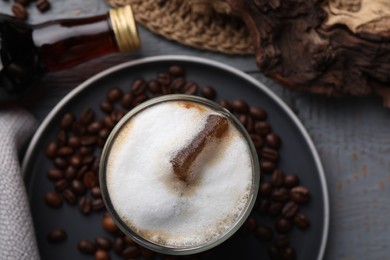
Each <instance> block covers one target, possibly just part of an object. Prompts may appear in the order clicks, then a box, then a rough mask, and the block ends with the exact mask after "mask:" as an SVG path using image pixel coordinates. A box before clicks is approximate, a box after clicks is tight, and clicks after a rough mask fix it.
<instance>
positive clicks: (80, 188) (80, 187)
mask: <svg viewBox="0 0 390 260" xmlns="http://www.w3.org/2000/svg"><path fill="white" fill-rule="evenodd" d="M71 189H72V191H73V192H74V194H76V195H83V194H84V193H85V186H84V184H83V183H82V182H81V181H79V180H73V181H72V183H71Z"/></svg>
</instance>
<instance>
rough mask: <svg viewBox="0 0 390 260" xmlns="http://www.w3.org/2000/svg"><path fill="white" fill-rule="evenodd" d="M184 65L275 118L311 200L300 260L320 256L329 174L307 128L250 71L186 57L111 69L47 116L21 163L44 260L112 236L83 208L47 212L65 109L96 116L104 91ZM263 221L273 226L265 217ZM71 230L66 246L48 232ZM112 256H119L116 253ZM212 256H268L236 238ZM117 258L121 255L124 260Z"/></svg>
mask: <svg viewBox="0 0 390 260" xmlns="http://www.w3.org/2000/svg"><path fill="white" fill-rule="evenodd" d="M172 64H179V65H182V66H184V67H185V68H186V69H187V80H193V81H196V82H197V83H199V84H200V85H205V84H209V85H212V86H214V87H215V88H216V89H217V91H218V93H219V98H224V99H227V100H233V99H236V98H242V99H245V100H246V101H247V102H248V103H249V104H251V105H257V106H260V107H263V108H264V109H265V110H266V111H267V112H268V114H269V121H270V123H271V125H272V128H273V129H274V131H275V132H276V133H277V134H279V135H280V136H281V138H282V140H283V146H282V148H281V161H280V166H281V168H282V169H284V170H285V171H287V172H293V173H296V174H298V175H299V176H300V178H301V182H302V184H303V185H305V186H307V187H308V188H309V189H310V191H311V193H312V194H311V195H312V199H311V202H309V204H308V205H306V206H304V207H303V208H302V211H303V212H304V213H306V214H307V215H308V216H309V218H310V220H311V222H312V225H311V227H310V229H309V230H307V231H305V232H302V231H300V230H298V229H294V230H293V231H292V232H291V241H292V244H293V246H294V248H295V249H296V250H297V255H298V259H305V260H306V259H307V260H313V259H322V257H323V255H324V251H325V246H326V241H327V236H328V227H329V202H328V191H327V187H326V180H325V175H324V171H323V168H322V165H321V162H320V160H319V157H318V154H317V152H316V150H315V148H314V145H313V143H312V141H311V139H310V137H309V135H308V134H307V132H306V130H305V129H304V127H303V126H302V124H301V123H300V122H299V120H298V119H297V117H296V116H295V115H294V114H293V113H292V112H291V110H290V109H289V108H288V107H287V106H286V105H285V104H284V103H283V102H282V101H281V100H280V99H279V98H278V97H277V96H276V95H275V94H273V93H272V92H271V91H269V90H268V89H267V87H266V86H264V85H263V84H261V83H260V82H258V81H256V80H255V79H253V78H252V77H250V76H248V75H246V74H245V73H243V72H241V71H239V70H237V69H234V68H232V67H229V66H226V65H224V64H221V63H218V62H215V61H211V60H207V59H202V58H194V57H187V56H159V57H152V58H145V59H142V60H137V61H133V62H128V63H124V64H121V65H118V66H116V67H113V68H111V69H108V70H106V71H104V72H102V73H99V74H98V75H96V76H94V77H93V78H91V79H89V80H88V81H86V82H84V83H83V84H81V85H80V86H79V87H77V88H76V89H74V90H73V91H72V92H71V93H69V94H68V95H67V96H66V97H65V98H64V99H63V100H62V101H61V102H60V103H59V104H58V105H57V106H56V107H55V108H54V109H53V110H52V111H51V112H50V114H49V115H48V116H47V117H46V119H45V120H44V121H43V123H42V124H41V126H40V128H39V129H38V131H37V133H36V134H35V136H34V137H33V139H32V141H31V143H30V146H29V147H28V150H27V152H26V156H25V158H24V161H23V172H24V176H25V181H26V185H27V191H28V194H29V197H30V204H31V210H32V215H33V218H34V225H35V229H36V235H37V239H38V245H39V250H40V253H41V256H42V259H58V260H60V259H91V257H89V256H84V255H82V254H81V253H79V252H78V251H77V249H76V244H77V242H78V241H79V240H81V239H89V240H94V238H95V237H96V236H99V235H105V236H110V235H109V234H108V233H107V232H105V231H104V230H103V229H102V228H101V219H102V217H101V215H100V214H92V215H90V216H88V217H85V216H83V215H81V214H80V213H79V211H78V209H77V207H75V206H74V207H71V206H68V205H63V206H62V207H61V208H60V209H51V208H48V207H47V206H46V205H45V204H44V201H43V197H44V194H45V192H46V191H51V190H53V184H52V183H51V182H50V181H49V180H48V179H47V177H46V172H47V170H48V169H49V167H51V165H52V164H51V162H50V161H49V160H48V159H46V157H45V156H44V153H43V151H44V149H45V147H46V145H47V144H48V143H49V142H50V141H51V140H54V138H55V135H56V133H57V131H58V130H59V120H60V118H61V115H62V114H64V113H65V112H69V111H73V112H75V113H76V114H78V113H80V111H82V110H83V109H85V108H87V107H92V108H94V109H95V110H96V111H98V110H99V109H98V106H99V103H100V101H102V100H103V99H104V97H105V93H106V91H107V90H108V89H109V88H111V87H113V86H119V87H121V88H123V89H129V85H130V83H131V82H132V81H133V80H134V79H136V78H139V77H143V78H145V79H151V78H152V77H154V76H155V75H156V73H158V72H161V71H165V70H166V69H167V68H168V66H170V65H172ZM261 221H263V222H265V223H268V224H272V222H271V219H270V218H268V217H264V218H262V219H261ZM58 227H61V228H64V229H65V230H67V233H68V238H67V240H66V242H64V243H61V244H58V245H50V244H49V243H48V242H47V241H46V235H47V233H48V232H49V231H50V230H52V229H54V228H58ZM111 256H112V259H116V255H115V254H114V253H112V254H111ZM207 258H209V259H221V258H225V259H268V254H267V244H263V243H261V242H259V241H258V240H257V239H256V238H254V236H252V235H241V234H238V235H235V236H233V237H232V238H231V239H229V240H228V241H227V242H225V243H224V244H222V245H220V246H219V247H217V248H216V249H214V250H213V251H212V252H210V255H209V257H207ZM118 259H119V258H118Z"/></svg>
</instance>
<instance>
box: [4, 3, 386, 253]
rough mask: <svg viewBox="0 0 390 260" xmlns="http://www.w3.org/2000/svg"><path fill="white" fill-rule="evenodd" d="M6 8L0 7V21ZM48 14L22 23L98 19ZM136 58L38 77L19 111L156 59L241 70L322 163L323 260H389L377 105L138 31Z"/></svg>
mask: <svg viewBox="0 0 390 260" xmlns="http://www.w3.org/2000/svg"><path fill="white" fill-rule="evenodd" d="M11 3H12V1H9V2H4V1H0V13H10V9H11ZM51 3H52V9H51V10H50V11H49V12H48V13H46V14H39V13H38V11H37V10H36V9H35V7H34V6H31V7H30V8H29V13H30V18H29V22H31V23H39V22H43V21H46V20H50V19H55V18H71V17H82V16H89V15H94V14H101V13H105V12H106V11H107V10H108V6H107V5H106V4H105V3H104V2H103V1H99V0H69V1H63V0H56V1H55V0H52V1H51ZM140 34H141V40H142V50H141V51H139V52H137V53H133V54H128V55H118V54H114V55H109V56H106V57H103V58H99V59H97V60H94V61H90V62H87V63H85V64H82V65H79V66H77V67H75V68H72V69H69V70H66V71H62V72H57V73H52V74H48V75H46V76H45V77H44V78H43V79H42V80H41V81H40V83H39V84H40V86H41V87H42V89H45V91H44V92H43V93H44V94H42V93H40V94H39V96H38V95H37V96H34V98H30V99H29V100H28V102H24V106H25V107H26V108H27V109H28V110H29V111H31V113H33V114H34V115H35V116H36V117H37V118H38V120H40V121H42V120H43V119H44V117H45V116H46V115H47V114H48V112H49V111H50V110H51V109H52V108H53V107H54V106H55V105H56V104H57V102H58V101H59V100H60V99H61V98H62V97H64V96H65V95H66V94H67V93H68V92H69V91H70V90H71V89H73V88H74V87H76V86H77V85H78V84H80V83H81V82H83V81H84V80H86V79H88V78H89V77H90V76H92V75H94V74H96V73H98V72H100V71H102V70H104V69H105V68H108V67H110V66H112V65H115V64H118V63H121V62H124V61H128V60H132V59H136V58H139V57H147V56H154V55H163V54H184V55H191V56H199V57H207V58H210V59H214V60H217V61H221V62H223V63H225V64H229V65H232V66H234V67H236V68H238V69H240V70H243V71H245V72H247V73H249V74H250V75H252V76H253V77H255V78H256V79H258V80H259V81H262V82H263V83H264V84H265V85H267V86H268V87H269V88H270V89H271V90H272V91H274V92H275V93H276V94H277V95H278V96H279V97H281V98H282V99H283V100H284V101H285V102H286V103H287V104H288V105H289V106H290V107H291V108H292V110H293V111H294V112H295V113H296V115H297V116H298V117H299V118H300V120H301V121H302V123H303V124H304V126H305V127H306V129H307V130H308V132H309V134H310V135H311V137H312V138H313V141H314V143H315V146H316V148H317V149H318V151H319V154H320V157H321V160H322V162H323V165H324V168H325V172H326V177H327V181H328V189H329V193H330V213H331V218H330V234H329V240H328V245H327V249H326V256H325V259H345V260H352V259H389V258H390V256H389V255H390V247H389V246H390V235H389V231H390V119H389V118H390V111H389V110H386V109H384V108H383V107H382V106H381V103H380V100H379V98H375V97H368V98H360V99H359V98H355V99H352V98H343V99H328V98H324V97H317V96H312V95H307V94H300V93H291V92H289V91H287V90H285V89H282V88H281V87H280V86H278V85H277V84H275V83H274V82H272V81H271V80H270V79H267V78H265V77H264V76H263V75H261V74H260V73H259V72H258V70H257V68H256V65H255V58H254V57H252V56H247V57H241V56H227V55H223V54H215V53H210V52H205V51H199V50H195V49H192V48H189V47H186V46H182V45H180V44H177V43H175V42H171V41H168V40H165V39H163V38H161V37H158V36H155V35H153V34H152V33H150V32H148V31H146V30H144V29H142V28H141V29H140Z"/></svg>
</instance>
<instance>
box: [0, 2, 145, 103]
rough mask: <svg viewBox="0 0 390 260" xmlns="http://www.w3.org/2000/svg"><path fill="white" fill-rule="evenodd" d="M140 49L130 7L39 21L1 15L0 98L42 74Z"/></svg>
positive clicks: (15, 92)
mask: <svg viewBox="0 0 390 260" xmlns="http://www.w3.org/2000/svg"><path fill="white" fill-rule="evenodd" d="M138 48H140V40H139V36H138V30H137V27H136V24H135V20H134V16H133V12H132V9H131V7H130V6H125V7H121V8H118V9H111V10H110V11H109V12H108V13H107V14H106V15H99V16H94V17H87V18H79V19H64V20H55V21H49V22H45V23H42V24H37V25H30V24H27V23H25V22H22V21H20V20H18V19H16V18H14V17H11V16H8V15H0V101H2V99H5V98H9V96H18V95H19V94H20V93H21V92H24V91H26V90H27V89H28V88H29V87H30V86H31V85H32V84H33V83H34V82H35V81H36V79H38V78H39V77H41V76H42V75H43V74H44V73H45V72H48V71H58V70H63V69H66V68H69V67H72V66H75V65H77V64H79V63H81V62H83V61H86V60H89V59H93V58H96V57H99V56H103V55H106V54H109V53H114V52H130V51H134V50H136V49H138ZM1 96H3V97H1ZM6 96H8V97H6Z"/></svg>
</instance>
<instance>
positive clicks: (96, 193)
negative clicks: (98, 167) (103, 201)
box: [91, 187, 102, 199]
mask: <svg viewBox="0 0 390 260" xmlns="http://www.w3.org/2000/svg"><path fill="white" fill-rule="evenodd" d="M91 195H92V197H94V198H96V199H99V198H101V197H102V193H101V191H100V188H99V187H93V188H92V189H91Z"/></svg>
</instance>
